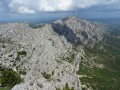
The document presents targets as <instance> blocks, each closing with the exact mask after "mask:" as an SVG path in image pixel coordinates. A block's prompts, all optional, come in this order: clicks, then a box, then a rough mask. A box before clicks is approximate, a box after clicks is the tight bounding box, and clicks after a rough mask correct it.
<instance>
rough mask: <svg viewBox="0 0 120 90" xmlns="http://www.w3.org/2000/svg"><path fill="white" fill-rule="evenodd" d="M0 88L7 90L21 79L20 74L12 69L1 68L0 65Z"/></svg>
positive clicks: (0, 89)
mask: <svg viewBox="0 0 120 90" xmlns="http://www.w3.org/2000/svg"><path fill="white" fill-rule="evenodd" d="M0 74H1V75H0V84H1V88H0V90H9V89H10V88H12V87H13V86H14V85H16V84H19V83H20V82H22V81H23V80H22V79H21V77H20V74H18V73H16V72H15V71H13V70H12V69H7V68H1V67H0Z"/></svg>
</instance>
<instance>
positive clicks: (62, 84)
mask: <svg viewBox="0 0 120 90" xmlns="http://www.w3.org/2000/svg"><path fill="white" fill-rule="evenodd" d="M105 29H106V28H105V27H104V26H99V25H97V24H93V23H91V22H88V21H86V20H81V19H79V18H76V17H68V18H64V19H61V20H57V21H55V22H53V23H51V24H45V25H44V26H42V27H41V26H40V28H36V29H32V28H31V27H29V25H28V23H8V24H4V25H0V46H1V48H0V57H1V58H0V59H1V61H0V66H4V67H6V68H11V69H12V70H14V71H15V72H17V73H20V71H25V72H26V74H25V75H22V74H20V75H21V78H22V79H23V80H24V82H23V83H21V84H19V85H15V86H14V87H13V88H12V90H27V89H28V90H36V89H37V90H57V89H58V90H59V89H62V88H66V85H67V87H69V89H70V88H71V89H70V90H82V88H83V87H85V86H84V85H82V84H81V81H80V79H79V77H80V76H79V75H77V74H76V72H77V71H78V70H79V64H80V62H81V60H82V58H85V57H84V54H85V53H84V49H83V46H84V45H86V44H87V45H90V46H91V47H93V46H94V44H95V43H96V42H99V41H101V40H102V38H103V34H104V33H106V30H105ZM9 56H11V57H9Z"/></svg>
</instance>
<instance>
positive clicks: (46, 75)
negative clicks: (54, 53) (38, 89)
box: [42, 72, 51, 80]
mask: <svg viewBox="0 0 120 90" xmlns="http://www.w3.org/2000/svg"><path fill="white" fill-rule="evenodd" d="M42 75H43V77H44V78H45V79H48V80H49V79H50V78H51V74H47V73H46V72H44V73H42Z"/></svg>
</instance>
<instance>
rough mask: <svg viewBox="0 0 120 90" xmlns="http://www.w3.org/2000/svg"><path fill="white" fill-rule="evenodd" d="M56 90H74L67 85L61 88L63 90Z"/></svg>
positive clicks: (58, 89) (57, 89)
mask: <svg viewBox="0 0 120 90" xmlns="http://www.w3.org/2000/svg"><path fill="white" fill-rule="evenodd" d="M56 90H75V89H74V87H69V85H68V83H66V85H65V86H64V87H63V89H60V88H57V87H56Z"/></svg>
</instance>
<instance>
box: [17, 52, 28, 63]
mask: <svg viewBox="0 0 120 90" xmlns="http://www.w3.org/2000/svg"><path fill="white" fill-rule="evenodd" d="M26 55H27V52H26V51H18V52H17V57H16V60H18V61H20V56H26Z"/></svg>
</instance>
